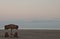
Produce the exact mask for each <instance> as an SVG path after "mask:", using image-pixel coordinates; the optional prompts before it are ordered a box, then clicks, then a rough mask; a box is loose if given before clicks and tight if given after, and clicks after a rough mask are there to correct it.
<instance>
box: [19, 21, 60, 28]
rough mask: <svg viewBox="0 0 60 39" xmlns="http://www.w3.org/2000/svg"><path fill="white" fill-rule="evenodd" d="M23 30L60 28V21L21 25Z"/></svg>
mask: <svg viewBox="0 0 60 39" xmlns="http://www.w3.org/2000/svg"><path fill="white" fill-rule="evenodd" d="M20 25H21V27H22V28H60V21H48V22H46V21H45V22H28V23H21V24H20Z"/></svg>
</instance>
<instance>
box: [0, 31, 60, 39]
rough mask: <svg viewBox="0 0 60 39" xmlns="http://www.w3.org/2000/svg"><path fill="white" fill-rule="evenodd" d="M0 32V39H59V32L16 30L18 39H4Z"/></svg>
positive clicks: (2, 33)
mask: <svg viewBox="0 0 60 39" xmlns="http://www.w3.org/2000/svg"><path fill="white" fill-rule="evenodd" d="M4 33H5V30H0V39H60V30H18V34H19V35H18V36H19V38H5V37H4Z"/></svg>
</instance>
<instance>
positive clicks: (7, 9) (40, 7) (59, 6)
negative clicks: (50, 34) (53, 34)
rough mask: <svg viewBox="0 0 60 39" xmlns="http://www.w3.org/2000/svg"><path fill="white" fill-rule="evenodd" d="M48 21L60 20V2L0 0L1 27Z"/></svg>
mask: <svg viewBox="0 0 60 39" xmlns="http://www.w3.org/2000/svg"><path fill="white" fill-rule="evenodd" d="M48 19H49V20H50V19H60V0H0V26H1V25H3V24H8V23H9V22H10V23H16V22H17V23H16V24H19V23H20V22H21V21H32V20H33V21H35V20H48ZM19 20H20V22H19ZM1 21H3V22H1ZM14 21H15V22H14ZM56 24H57V23H56ZM28 25H29V24H28ZM28 25H27V26H28ZM57 25H58V24H57ZM27 26H24V27H27ZM39 26H40V25H39ZM42 26H43V24H42ZM28 27H29V26H28ZM31 27H32V26H31ZM36 27H37V26H36ZM48 27H49V26H48ZM58 27H59V26H58Z"/></svg>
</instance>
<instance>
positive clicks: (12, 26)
mask: <svg viewBox="0 0 60 39" xmlns="http://www.w3.org/2000/svg"><path fill="white" fill-rule="evenodd" d="M8 29H10V30H11V33H10V35H11V37H18V33H17V32H15V34H14V35H13V32H12V30H14V29H16V30H18V25H15V24H9V25H5V30H8ZM5 37H9V34H8V32H5Z"/></svg>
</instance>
